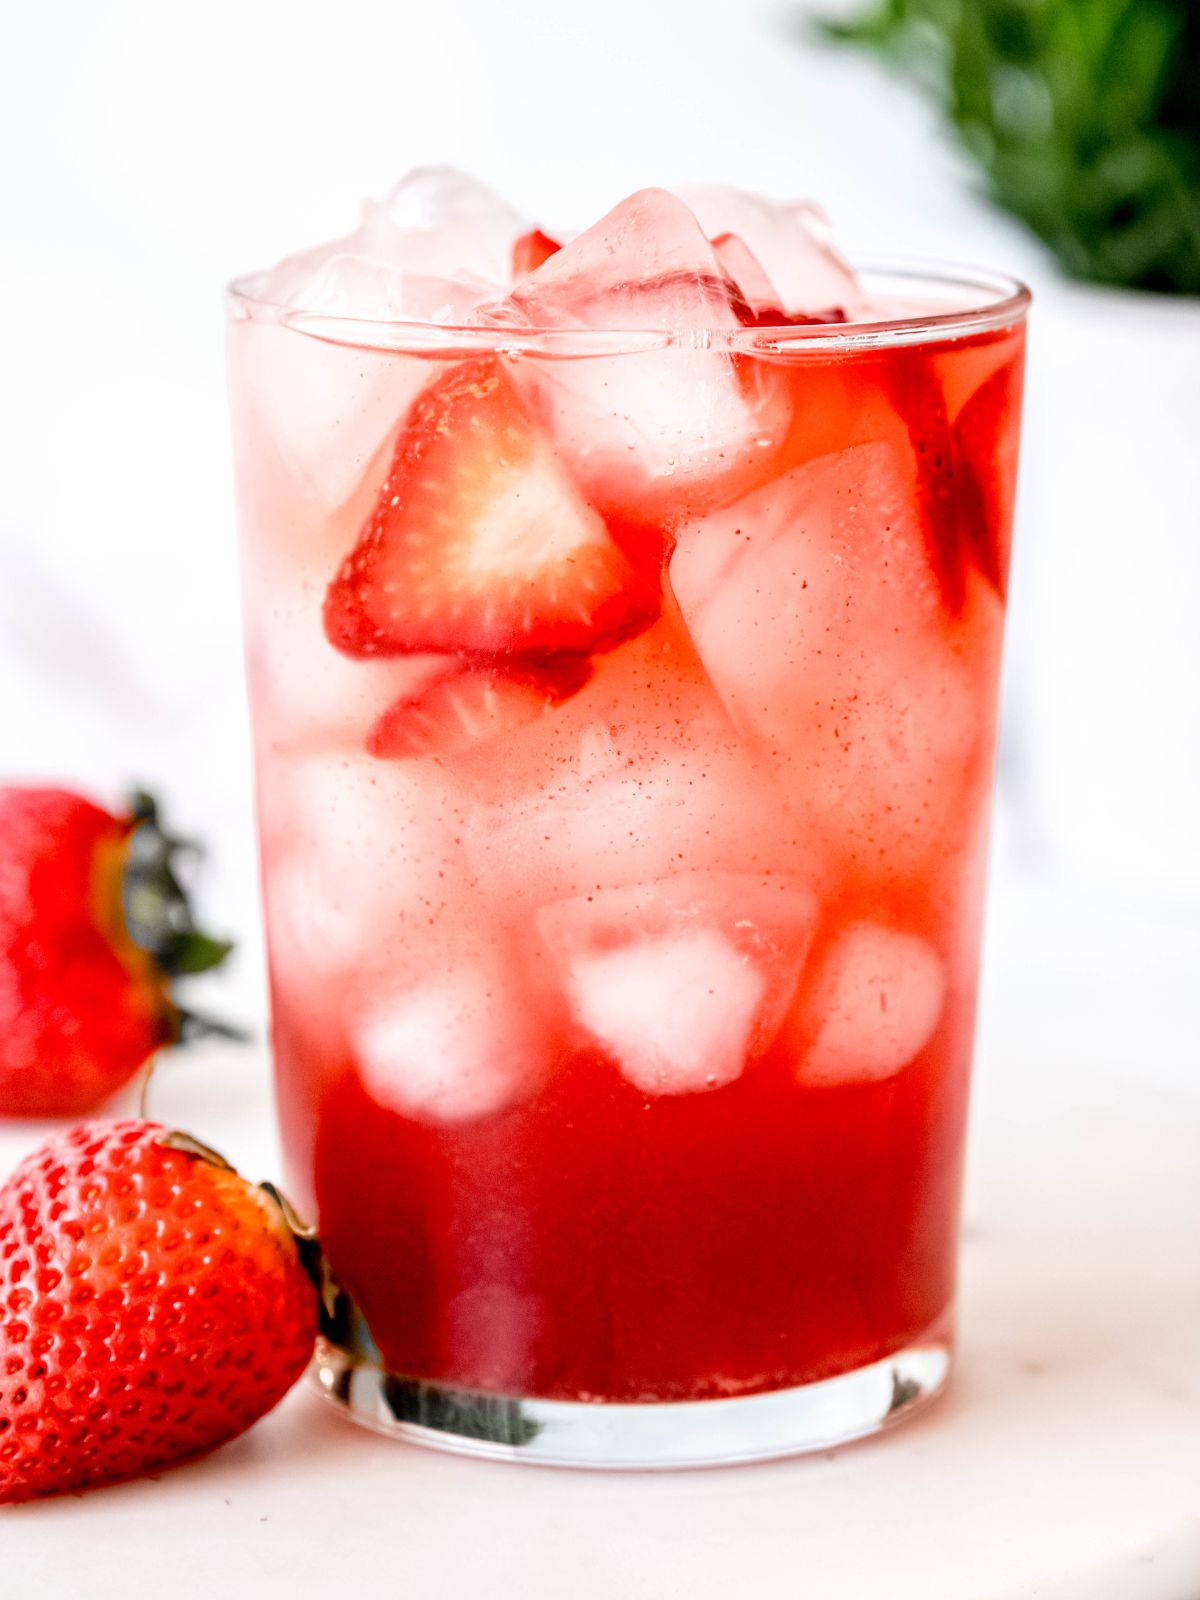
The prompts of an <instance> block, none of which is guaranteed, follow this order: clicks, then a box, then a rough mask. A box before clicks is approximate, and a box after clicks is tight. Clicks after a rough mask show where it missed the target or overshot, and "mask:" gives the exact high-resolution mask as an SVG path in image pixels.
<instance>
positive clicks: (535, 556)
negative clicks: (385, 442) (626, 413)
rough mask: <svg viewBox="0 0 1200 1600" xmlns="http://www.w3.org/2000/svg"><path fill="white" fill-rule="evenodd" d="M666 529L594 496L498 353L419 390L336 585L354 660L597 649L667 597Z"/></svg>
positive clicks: (634, 626)
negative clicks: (611, 512) (613, 513)
mask: <svg viewBox="0 0 1200 1600" xmlns="http://www.w3.org/2000/svg"><path fill="white" fill-rule="evenodd" d="M660 569H661V538H660V537H659V536H658V535H657V534H655V533H652V532H648V531H647V530H644V529H635V528H630V527H621V526H617V525H615V524H611V523H609V522H606V521H605V519H604V518H603V517H601V515H600V513H599V512H598V511H596V510H595V508H594V507H593V506H591V505H589V503H588V502H587V501H586V500H585V499H584V498H583V496H582V494H581V493H580V491H579V490H578V489H577V487H576V486H575V484H574V483H573V482H572V480H571V479H570V478H569V477H568V475H567V473H566V471H565V469H564V468H563V467H562V466H561V464H560V463H559V461H558V459H557V457H556V456H555V453H554V449H553V447H552V445H551V442H550V440H549V439H548V438H547V437H546V435H545V434H544V432H542V430H541V429H540V428H539V427H538V426H537V424H536V423H535V422H534V421H533V420H532V419H531V418H530V417H529V415H528V414H527V413H526V411H525V410H524V408H523V407H522V405H521V403H520V400H519V399H518V397H517V395H516V393H515V391H514V389H513V387H512V385H511V383H510V382H509V380H508V379H507V378H506V376H505V375H504V373H503V371H502V370H501V367H500V364H499V362H498V361H496V360H494V359H492V358H487V359H484V360H479V361H468V362H464V363H462V364H461V365H459V366H457V367H455V368H453V369H452V370H451V371H450V372H449V373H447V374H446V375H444V376H443V377H441V378H439V379H437V380H436V381H435V382H434V383H433V384H432V385H431V386H430V387H429V388H428V389H426V390H425V392H424V393H423V394H422V395H421V396H420V397H419V398H418V399H417V401H416V403H415V405H414V406H413V409H412V412H411V413H410V415H409V418H408V423H407V426H406V427H405V429H404V430H403V432H402V434H401V437H400V441H399V443H398V445H397V448H396V454H395V457H394V459H393V462H392V467H391V470H390V472H389V473H388V477H387V480H386V482H385V483H384V485H383V488H382V490H381V491H380V494H379V499H378V501H377V503H376V506H375V509H374V511H373V512H372V513H371V516H370V517H369V519H368V521H367V523H366V526H365V527H364V528H363V530H362V532H361V533H360V535H359V538H358V542H357V543H356V545H355V547H354V549H353V550H352V551H351V552H350V553H349V555H348V556H347V557H346V559H345V561H344V562H343V564H342V567H341V569H340V571H339V572H338V574H337V576H336V577H335V578H334V580H333V581H332V583H331V584H330V585H329V588H328V591H327V593H326V597H325V612H324V617H325V632H326V636H327V637H328V639H329V641H330V643H331V644H333V645H334V646H335V647H336V648H337V649H339V650H341V651H343V652H344V653H345V654H346V655H350V656H359V657H370V656H387V655H402V654H407V653H412V652H425V651H432V652H447V653H454V654H458V655H461V656H464V657H469V658H475V659H484V660H491V659H494V658H496V657H498V656H517V657H521V656H526V657H528V656H542V655H545V654H550V653H556V652H570V653H585V652H590V651H593V650H597V649H604V648H608V647H611V646H612V645H613V644H615V643H617V642H618V641H619V640H620V639H622V638H626V637H629V636H630V635H632V634H634V633H639V632H641V630H642V629H643V628H645V627H647V626H648V625H649V624H650V622H652V621H653V619H654V617H655V616H656V615H657V613H658V610H659V605H660V583H659V574H660Z"/></svg>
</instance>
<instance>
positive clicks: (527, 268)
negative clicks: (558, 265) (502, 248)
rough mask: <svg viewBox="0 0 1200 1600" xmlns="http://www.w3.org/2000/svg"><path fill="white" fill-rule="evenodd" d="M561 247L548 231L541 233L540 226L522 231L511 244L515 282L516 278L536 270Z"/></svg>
mask: <svg viewBox="0 0 1200 1600" xmlns="http://www.w3.org/2000/svg"><path fill="white" fill-rule="evenodd" d="M561 249H562V245H560V244H559V242H558V240H557V239H552V238H551V237H550V235H549V234H548V233H543V232H542V230H541V229H540V228H533V229H531V230H530V232H529V233H523V234H522V235H521V237H520V238H519V239H518V240H517V242H516V244H514V245H513V258H512V275H513V282H514V283H515V282H516V280H517V279H518V278H524V277H526V276H528V274H529V273H531V272H536V271H537V269H538V268H539V267H540V266H542V265H543V263H545V262H547V261H549V259H550V257H551V256H553V255H557V254H558V252H559V251H560V250H561Z"/></svg>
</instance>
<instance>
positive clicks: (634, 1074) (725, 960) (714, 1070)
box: [568, 928, 766, 1095]
mask: <svg viewBox="0 0 1200 1600" xmlns="http://www.w3.org/2000/svg"><path fill="white" fill-rule="evenodd" d="M765 987H766V985H765V980H764V978H763V975H762V973H761V972H759V971H758V970H757V969H756V968H755V967H754V965H753V963H752V962H751V961H750V960H749V959H748V958H747V957H746V955H745V954H744V953H743V952H741V951H739V950H738V949H737V948H736V946H735V945H734V944H733V943H732V942H731V941H730V940H729V939H727V938H726V937H725V936H724V935H723V934H721V933H720V932H718V931H717V930H716V929H714V928H697V929H693V930H691V931H688V932H682V933H667V934H663V935H661V936H659V937H657V938H650V939H640V940H634V941H631V942H630V943H628V944H626V945H623V946H619V947H618V948H616V949H613V950H608V951H603V952H601V953H598V954H594V955H581V956H579V957H577V958H576V960H575V961H574V962H573V963H572V965H571V968H570V972H569V976H568V993H569V996H570V1000H571V1003H572V1006H573V1009H574V1012H575V1015H576V1017H577V1019H578V1021H579V1022H580V1024H581V1025H582V1026H583V1027H584V1028H585V1029H587V1031H588V1032H589V1033H591V1034H592V1035H593V1037H594V1038H595V1039H597V1040H598V1041H599V1043H600V1044H601V1045H603V1046H604V1048H605V1049H606V1050H608V1051H609V1052H610V1053H611V1054H612V1055H613V1056H614V1057H615V1058H616V1062H617V1065H618V1067H619V1068H620V1071H621V1073H622V1074H623V1075H624V1077H626V1078H627V1079H628V1080H629V1082H630V1083H632V1084H633V1085H634V1087H635V1088H637V1089H640V1090H641V1091H642V1093H643V1094H650V1095H659V1094H696V1093H699V1092H702V1091H704V1090H706V1089H718V1088H721V1087H722V1086H723V1085H725V1084H727V1083H732V1082H733V1081H734V1079H735V1078H738V1077H740V1075H741V1073H742V1070H743V1068H744V1067H745V1065H746V1056H747V1050H748V1047H749V1043H750V1037H751V1034H752V1032H753V1029H754V1024H755V1019H756V1017H757V1015H758V1011H759V1008H760V1006H761V1005H762V1001H763V994H764V990H765Z"/></svg>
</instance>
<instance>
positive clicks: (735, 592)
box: [671, 443, 1001, 882]
mask: <svg viewBox="0 0 1200 1600" xmlns="http://www.w3.org/2000/svg"><path fill="white" fill-rule="evenodd" d="M671 582H672V585H673V588H674V591H675V594H676V596H677V598H678V601H679V605H680V608H681V610H682V611H683V614H684V616H685V617H686V619H687V622H688V625H689V627H690V629H691V634H692V637H693V639H694V640H695V643H696V647H697V649H698V651H699V653H700V656H701V659H702V660H703V662H704V665H705V667H706V669H707V672H708V675H709V677H710V679H711V681H712V682H713V684H714V685H715V687H716V689H717V690H718V692H719V693H720V695H721V697H722V699H723V701H724V703H725V705H726V707H727V709H728V711H729V713H730V716H731V718H732V720H733V722H734V724H735V725H736V726H737V728H738V729H739V730H740V731H741V733H742V734H743V736H744V737H745V738H746V740H747V742H748V743H749V744H750V745H751V746H752V748H754V749H756V750H757V751H758V752H759V753H760V755H761V756H762V758H763V759H764V760H765V761H766V762H767V763H768V765H769V768H770V770H771V771H772V772H773V774H774V775H775V778H776V781H777V784H778V788H779V792H780V793H781V794H782V795H783V796H784V799H785V803H786V805H787V807H788V810H789V814H790V816H791V818H792V825H793V827H794V829H795V830H796V832H797V835H798V836H799V837H801V838H804V839H806V840H808V842H809V846H810V848H811V849H812V850H814V851H819V852H820V854H821V855H822V856H823V857H824V859H825V861H826V864H827V867H828V868H829V870H831V871H833V872H834V873H836V872H839V871H841V870H843V869H852V870H853V871H854V872H857V873H860V874H865V875H866V876H867V877H869V878H870V879H871V881H872V882H877V881H879V880H881V879H882V880H884V881H889V882H890V881H891V880H894V879H896V878H909V877H912V876H913V875H919V874H923V873H925V872H927V871H929V870H932V868H933V867H935V866H936V865H937V864H938V863H939V862H943V861H944V860H945V859H946V856H947V853H948V852H951V851H953V850H955V849H956V848H957V847H958V844H959V842H960V836H961V835H962V833H963V830H964V828H965V827H966V826H968V825H969V820H970V819H969V817H968V815H967V812H968V809H969V808H968V807H967V806H966V804H965V799H966V795H967V791H968V789H969V786H970V785H971V784H972V783H975V782H977V781H978V777H979V763H980V762H981V761H986V760H987V759H988V751H989V750H990V745H991V716H992V713H991V707H992V700H993V693H994V683H993V676H994V671H995V662H996V658H997V654H998V651H997V641H998V633H999V628H1000V621H1001V618H1000V610H999V604H998V602H997V601H996V600H995V596H994V595H989V594H988V593H987V592H985V591H986V588H987V586H986V585H985V584H983V583H982V582H979V583H972V584H971V585H970V586H969V590H968V603H967V606H966V609H965V611H964V613H963V615H962V616H961V617H959V618H954V617H951V616H950V615H949V614H948V613H947V612H946V611H945V609H944V608H943V606H942V604H941V601H940V596H939V593H938V589H937V584H936V582H935V580H934V578H933V575H932V572H931V570H930V567H929V563H928V561H927V559H926V556H925V552H924V545H923V540H922V534H921V526H920V521H919V516H918V512H917V499H916V488H915V477H914V469H913V465H912V457H911V453H909V452H907V451H906V450H905V449H904V448H903V447H902V446H901V445H899V444H898V445H897V446H896V447H895V448H893V447H892V446H891V445H888V444H884V443H877V444H871V445H863V446H857V447H855V448H853V449H850V450H847V451H843V452H841V453H840V454H837V455H829V456H825V457H822V458H820V459H819V460H817V461H814V462H811V463H809V464H807V465H806V466H803V467H800V468H797V469H795V470H794V471H793V472H791V473H789V474H787V475H785V476H784V477H783V478H781V479H779V480H777V481H776V482H775V483H774V484H772V485H770V486H768V487H767V488H766V489H763V490H762V491H760V492H759V493H757V494H755V495H753V496H750V497H749V498H747V499H746V500H744V501H742V502H740V503H739V504H737V505H735V506H732V507H730V508H729V509H728V510H726V511H722V512H719V513H717V514H715V515H713V516H711V517H708V518H706V519H705V520H704V521H703V522H700V523H698V524H696V525H694V526H693V527H690V528H687V529H685V530H683V532H682V533H681V535H680V538H679V543H678V547H677V549H676V551H675V553H674V556H673V559H672V563H671Z"/></svg>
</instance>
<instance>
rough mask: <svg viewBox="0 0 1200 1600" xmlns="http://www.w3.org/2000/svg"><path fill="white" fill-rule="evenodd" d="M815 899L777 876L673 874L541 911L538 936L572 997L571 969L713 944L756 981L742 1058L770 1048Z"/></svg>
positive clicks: (799, 883) (802, 885)
mask: <svg viewBox="0 0 1200 1600" xmlns="http://www.w3.org/2000/svg"><path fill="white" fill-rule="evenodd" d="M817 909H818V907H817V899H816V896H815V894H814V893H813V892H812V889H811V887H810V886H809V885H808V884H807V883H806V882H804V881H803V880H802V879H799V878H796V877H792V876H788V875H785V874H774V873H769V872H765V873H758V874H755V873H741V872H722V871H712V872H681V873H675V874H673V875H671V876H668V877H665V878H661V879H658V880H656V881H654V882H650V883H638V884H631V885H629V886H628V887H625V888H619V889H604V890H599V891H597V892H594V893H592V894H587V895H580V896H577V897H575V898H573V899H569V900H562V901H558V902H556V903H554V904H552V905H548V906H544V907H543V908H542V910H541V911H540V912H539V913H538V916H537V932H538V935H539V939H540V944H541V948H542V949H544V951H545V955H544V957H543V958H542V961H543V965H544V967H545V968H547V969H550V970H557V971H558V973H559V981H560V983H561V984H562V985H563V987H564V988H566V989H567V990H571V989H572V988H573V987H574V985H575V983H576V979H577V974H578V972H579V971H580V970H586V969H588V968H589V967H590V965H591V964H594V963H596V962H598V961H599V962H602V961H604V960H605V959H606V958H607V957H609V956H618V955H622V954H623V953H625V952H628V951H630V950H632V949H634V948H638V949H640V948H642V947H644V946H645V945H647V944H659V943H661V944H664V945H669V944H671V943H672V942H678V941H685V948H686V947H687V946H686V941H688V940H691V939H692V938H693V937H694V936H702V937H703V938H705V939H712V938H716V939H720V940H722V941H723V942H724V943H725V944H726V945H727V946H728V947H729V948H731V949H733V950H734V951H735V952H736V953H737V954H739V955H740V956H741V957H742V958H743V959H744V960H745V961H746V962H747V963H748V965H749V966H750V967H751V968H752V969H753V970H754V972H755V973H757V974H758V975H759V978H760V979H761V985H762V989H761V995H760V998H759V1001H758V1004H757V1007H756V1011H755V1015H754V1018H753V1028H752V1030H751V1032H750V1034H749V1036H748V1038H747V1040H746V1041H745V1048H746V1050H748V1051H749V1052H750V1053H751V1054H757V1053H760V1052H761V1051H762V1050H765V1049H766V1048H767V1046H768V1045H769V1044H770V1043H771V1041H772V1039H773V1038H774V1037H775V1034H776V1033H777V1032H778V1029H779V1026H780V1024H781V1023H782V1021H783V1019H784V1016H785V1014H786V1012H787V1010H788V1008H789V1006H790V1005H791V1002H792V999H793V996H794V994H795V991H796V985H797V982H798V980H799V977H800V973H801V970H802V968H803V965H804V959H805V956H806V954H807V951H808V947H809V943H810V941H811V939H812V934H813V929H814V926H815V924H816V918H817Z"/></svg>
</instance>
